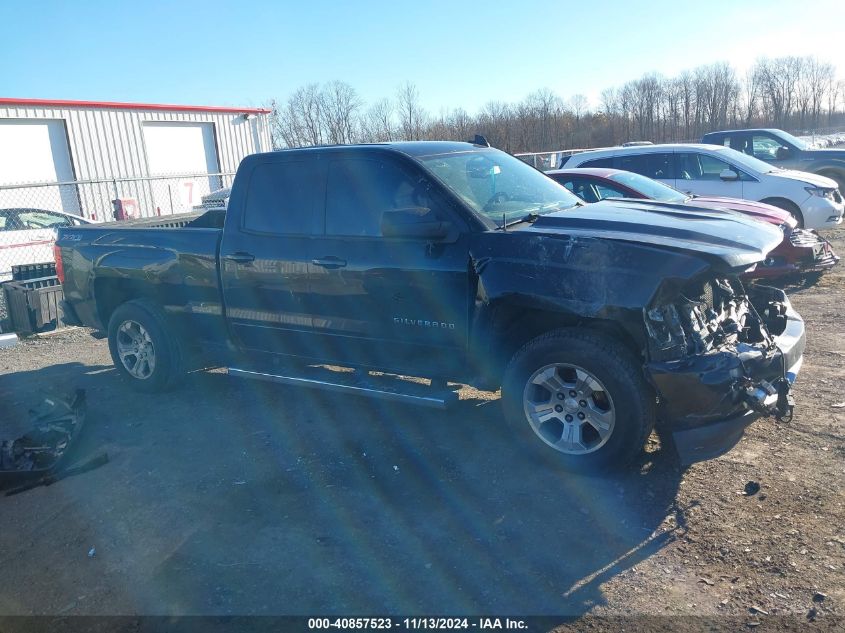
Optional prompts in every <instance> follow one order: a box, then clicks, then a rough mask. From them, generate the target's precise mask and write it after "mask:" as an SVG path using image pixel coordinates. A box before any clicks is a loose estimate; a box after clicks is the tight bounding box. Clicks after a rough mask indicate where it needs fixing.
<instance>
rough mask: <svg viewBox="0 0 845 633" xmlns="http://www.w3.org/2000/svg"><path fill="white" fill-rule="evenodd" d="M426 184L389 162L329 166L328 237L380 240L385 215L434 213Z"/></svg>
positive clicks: (346, 161)
mask: <svg viewBox="0 0 845 633" xmlns="http://www.w3.org/2000/svg"><path fill="white" fill-rule="evenodd" d="M432 206H433V205H432V202H431V199H430V196H429V192H428V188H427V187H426V183H425V182H424V181H423V180H421V179H419V178H415V177H413V176H411V175H409V174H408V173H406V172H405V171H404V170H402V169H400V168H399V167H398V166H396V165H394V164H393V163H391V162H388V161H386V160H379V159H375V160H374V159H369V158H346V159H339V160H334V161H332V162H331V164H330V165H329V179H328V185H327V190H326V235H342V236H350V237H380V236H381V235H382V232H381V221H382V215H383V214H384V212H385V211H396V210H399V209H408V210H411V209H413V210H421V209H427V210H428V211H429V213H433V211H432Z"/></svg>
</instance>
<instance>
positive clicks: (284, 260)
mask: <svg viewBox="0 0 845 633" xmlns="http://www.w3.org/2000/svg"><path fill="white" fill-rule="evenodd" d="M168 221H169V222H170V226H168V227H156V226H151V225H150V224H149V222H146V223H145V222H144V221H140V222H137V223H135V224H132V223H129V224H127V223H121V224H110V225H109V224H102V225H96V226H91V227H73V228H67V229H60V231H59V238H58V242H57V245H56V255H57V269H58V271H59V275H60V277H61V278H62V282H63V284H64V292H65V297H66V302H65V305H64V309H65V317H64V318H65V322H69V323H74V322H75V323H78V324H84V325H86V326H89V327H92V328H95V329H97V330H99V331H101V332H102V333H104V334H106V335H107V336H108V340H109V347H110V349H111V354H112V357H113V359H114V363H115V366H116V367H117V368H118V370H119V371H120V372H121V373H123V374H124V375H125V376H126V377H127V378H128V379H129V380H131V381H132V383H133V384H135V385H136V386H137V387H138V388H140V389H142V390H154V389H158V388H163V387H166V386H168V385H170V384H171V383H173V382H174V381H176V380H177V379H178V377H179V376H180V375H181V374H182V373H184V372H185V371H187V370H190V369H194V368H201V367H208V366H210V365H215V366H224V367H227V368H229V372H230V373H232V374H236V375H239V376H244V377H252V378H260V379H264V380H273V381H277V382H282V383H288V384H297V385H301V386H321V387H326V388H330V389H334V390H341V391H346V392H353V393H369V394H371V395H375V396H379V397H384V398H391V399H394V400H406V401H409V402H418V403H421V404H430V405H431V404H434V405H443V404H444V403H445V402H446V399H445V397H441V395H440V394H442V393H443V392H444V391H448V390H447V389H446V388H447V382H446V381H450V382H452V383H465V384H471V385H475V386H477V387H479V388H482V389H488V390H495V389H497V388H499V387H501V388H502V400H503V405H504V413H505V415H504V417H505V419H506V420H507V421H508V422H509V423H510V424H512V425H513V426H514V428H515V431H516V433H517V437H521V438H522V439H523V440H527V441H528V443H529V444H531V445H532V446H536V447H537V448H538V449H539V450H540V451H541V452H544V453H545V454H546V455H556V459H558V460H559V461H560V462H562V463H563V464H564V465H565V466H566V467H571V468H575V469H599V470H601V469H606V468H609V467H611V466H614V465H618V464H622V463H625V462H627V461H629V460H630V459H632V458H633V457H634V456H635V455H637V454H638V453H639V451H640V450H641V449H642V446H643V444H644V442H645V439H646V437H647V436H648V434H649V433H650V432H651V430H652V428H653V426H654V424H655V422H656V421H658V422H660V423H662V424H665V425H666V428H668V429H670V430H671V431H672V435H673V437H674V439H675V444H676V446H677V448H678V451H679V453H680V455H681V458H682V459H683V461H684V462H692V461H696V460H699V459H705V458H709V457H711V456H714V455H717V454H720V453H722V452H724V451H726V450H728V449H729V448H730V447H731V446H733V445H734V444H735V443H736V442H737V441H738V439H739V438H740V437H741V435H742V432H743V429H744V428H745V427H746V426H747V425H748V424H749V423H750V422H751V421H752V420H754V419H755V418H756V417H759V416H760V415H786V414H787V413H788V412H789V411H791V405H790V397H789V389H790V385H791V383H792V381H793V380H794V379H795V375H796V373H797V371H798V369H799V367H800V364H801V357H802V353H803V349H804V324H803V321H802V320H801V318H800V317H799V316H798V314H796V313H795V312H794V311H793V310H792V308H791V307H790V304H789V302H788V300H787V298H786V296H785V295H784V293H783V292H781V291H779V290H776V289H772V288H767V287H749V288H747V289H746V288H744V287H743V285H742V284H741V283H740V281H739V280H738V278H737V275H738V274H739V273H742V272H743V271H746V270H748V269H749V268H751V267H753V266H755V265H756V264H757V263H758V262H760V261H762V260H764V259H765V257H766V254H767V253H768V252H769V251H770V250H772V249H773V248H775V247H776V246H777V245H778V244H779V243H780V242H781V240H782V235H781V233H780V231H779V230H778V229H777V228H776V227H771V226H768V225H764V224H762V223H758V222H755V221H753V220H749V219H746V218H744V217H743V216H740V215H736V214H733V213H730V212H720V211H713V210H706V209H695V210H691V209H689V208H688V207H687V206H684V205H672V204H663V203H654V204H642V202H641V201H640V202H638V203H637V204H630V205H629V204H626V202H625V201H623V200H617V201H605V202H599V203H596V204H592V205H586V206H585V205H583V204H582V203H581V202H580V201H579V200H578V199H577V198H576V197H575V196H574V195H572V194H571V193H570V192H569V191H567V190H566V189H564V188H563V187H561V186H560V185H558V184H557V183H555V182H554V181H552V180H551V179H549V178H547V177H546V176H545V175H543V174H542V173H540V172H539V171H536V170H535V169H534V168H532V167H529V166H528V165H526V164H525V163H523V162H521V161H519V160H518V159H516V158H514V157H512V156H509V155H508V154H505V153H503V152H500V151H498V150H495V149H491V148H488V147H486V146H480V145H473V144H469V143H450V142H418V143H393V144H381V145H363V146H337V147H318V148H309V149H297V150H286V151H279V152H273V153H268V154H257V155H253V156H249V157H247V158H246V159H244V161H243V163H242V164H241V166H240V168H239V170H238V173H237V176H236V179H235V183H234V186H233V188H232V193H231V198H230V200H229V204H228V208H227V209H225V210H224V209H218V210H209V211H208V212H206V213H205V214H202V215H191V216H187V217H182V218H178V217H173V218H170V219H169V220H168ZM327 366H339V367H342V368H346V371H345V372H337V373H338V374H339V375H342V377H348V376H349V375H350V374H353V375H354V376H357V378H355V379H349V380H344V379H341V378H338V379H337V380H330V379H326V378H325V374H324V373H320V374H319V377H317V374H314V373H309V372H314V371H316V370H317V368H320V369H321V370H322V369H325V368H326V367H327ZM349 369H353V370H354V371H353V372H350V371H349ZM370 372H372V373H373V374H374V375H373V376H371V375H370ZM385 376H388V377H389V376H395V377H396V378H397V379H396V380H395V381H394V384H393V385H392V386H387V387H386V386H384V385H383V383H382V382H377V379H378V380H382V379H384V378H385ZM404 376H412V377H418V378H422V379H424V380H416V381H415V382H409V381H405V380H404V379H403V378H402V377H404ZM427 379H430V380H431V386H429V385H428V383H427V382H426V380H427ZM397 384H398V385H400V387H397V386H396V385H397ZM403 384H412V385H414V386H415V388H419V387H420V385H424V386H425V389H429V390H430V392H429V391H426V392H424V393H421V392H419V391H414V390H413V389H410V387H409V389H408V390H407V391H405V390H403V388H402V387H401V385H403ZM452 395H454V394H452ZM458 432H459V431H458ZM552 451H557V453H554V452H552Z"/></svg>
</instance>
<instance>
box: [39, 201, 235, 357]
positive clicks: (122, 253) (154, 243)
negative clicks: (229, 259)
mask: <svg viewBox="0 0 845 633" xmlns="http://www.w3.org/2000/svg"><path fill="white" fill-rule="evenodd" d="M208 215H209V213H208V212H206V213H203V214H186V215H182V216H168V217H165V218H145V219H143V220H134V221H130V222H119V223H118V222H113V223H106V224H98V225H89V226H85V227H73V228H67V229H62V230H60V231H59V238H58V240H57V242H56V244H57V246H58V247H59V248H60V249H62V257H63V259H64V261H66V262H68V264H70V265H68V266H67V274H66V275H65V281H64V292H65V301H66V309H67V307H68V306H69V305H72V306H73V308H72V311H73V312H74V313H75V314H71V315H69V316H70V317H71V321H73V320H78V321H79V322H81V323H86V324H96V326H97V327H99V328H100V329H103V330H105V329H106V328H107V326H108V316H109V314H110V313H111V311H112V310H113V309H114V308H115V307H116V306H117V305H120V304H121V303H123V302H124V301H126V300H129V299H132V298H139V297H140V298H145V297H146V298H149V299H150V300H153V301H155V302H156V303H157V305H160V306H161V307H162V308H163V309H164V310H165V311H166V312H167V313H168V314H170V315H171V316H172V318H173V323H174V326H175V327H177V328H179V329H180V330H184V331H186V332H191V333H192V334H191V338H192V339H194V340H197V341H198V342H201V341H202V340H203V339H205V337H206V335H207V336H208V337H213V338H214V339H216V340H217V341H219V340H222V335H223V332H224V328H223V311H222V298H221V293H220V284H219V278H218V273H217V254H218V249H219V246H220V239H221V236H222V230H221V229H219V228H209V227H206V226H202V224H204V223H212V222H213V218H212V221H211V222H209V217H208ZM197 334H199V335H200V337H199V339H197V338H196V337H197Z"/></svg>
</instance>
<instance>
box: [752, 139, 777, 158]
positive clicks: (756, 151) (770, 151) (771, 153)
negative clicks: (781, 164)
mask: <svg viewBox="0 0 845 633" xmlns="http://www.w3.org/2000/svg"><path fill="white" fill-rule="evenodd" d="M782 146H783V143H781V142H780V141H778V140H776V139H774V138H772V137H771V136H762V135H759V134H755V135H754V137H753V139H752V156H754V158H759V159H760V160H766V161H769V160H777V158H778V150H779V149H780V148H781V147H782Z"/></svg>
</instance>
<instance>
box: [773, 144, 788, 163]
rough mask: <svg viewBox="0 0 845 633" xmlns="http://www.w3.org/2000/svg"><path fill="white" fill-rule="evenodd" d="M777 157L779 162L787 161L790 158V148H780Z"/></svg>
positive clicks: (776, 153)
mask: <svg viewBox="0 0 845 633" xmlns="http://www.w3.org/2000/svg"><path fill="white" fill-rule="evenodd" d="M775 157H776V158H777V159H778V160H785V159H787V158H789V148H788V147H778V149H777V152H775Z"/></svg>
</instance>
